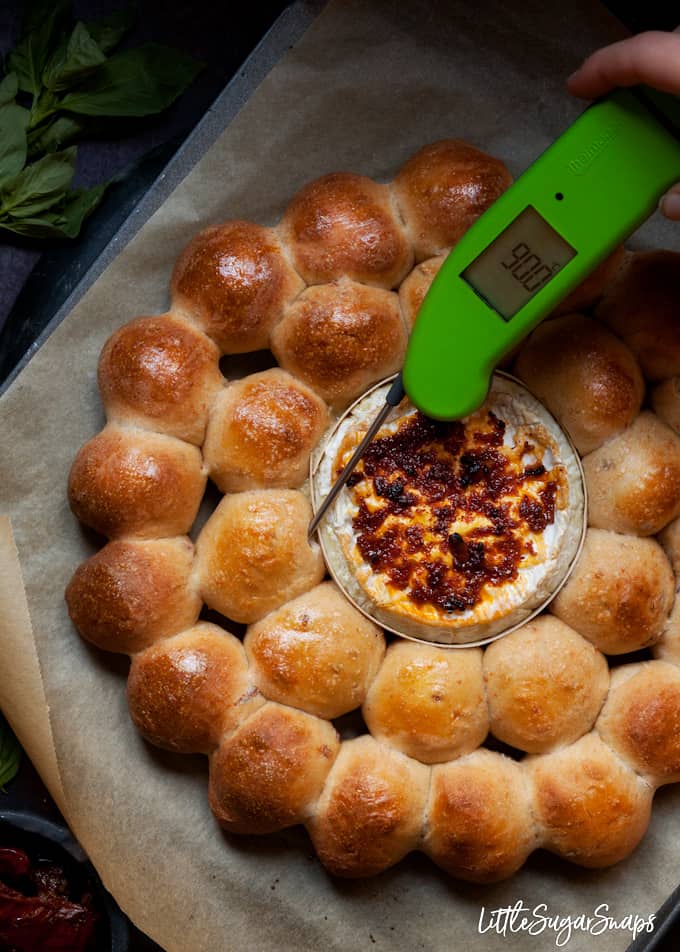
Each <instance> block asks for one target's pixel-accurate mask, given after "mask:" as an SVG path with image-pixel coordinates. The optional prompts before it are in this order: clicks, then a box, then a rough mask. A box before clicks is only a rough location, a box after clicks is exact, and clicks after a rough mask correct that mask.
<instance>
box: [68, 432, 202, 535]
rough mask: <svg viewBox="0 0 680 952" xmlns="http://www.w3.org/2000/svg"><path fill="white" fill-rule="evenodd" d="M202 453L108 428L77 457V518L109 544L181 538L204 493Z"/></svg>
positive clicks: (73, 479) (73, 494) (72, 488)
mask: <svg viewBox="0 0 680 952" xmlns="http://www.w3.org/2000/svg"><path fill="white" fill-rule="evenodd" d="M205 483H206V476H205V473H204V472H203V463H202V460H201V453H200V451H199V450H198V449H197V448H196V447H195V446H190V445H189V444H188V443H184V442H183V441H182V440H177V439H175V438H174V437H172V436H162V435H161V434H159V433H151V432H149V431H148V430H138V429H133V428H127V427H121V426H118V425H117V424H115V423H109V424H108V425H107V426H106V427H104V429H103V430H102V431H101V433H99V434H97V436H95V437H93V439H91V440H89V441H88V442H87V443H86V444H85V445H84V446H83V447H82V448H81V449H80V451H79V452H78V455H77V456H76V458H75V460H74V462H73V466H72V467H71V473H70V475H69V482H68V497H69V502H70V504H71V509H72V510H73V512H74V514H75V516H76V517H77V518H78V519H80V521H81V522H84V523H85V525H86V526H90V528H91V529H95V530H96V531H97V532H101V534H102V535H105V536H108V537H109V538H111V539H113V538H117V537H121V536H139V537H142V538H154V537H163V536H177V535H185V534H186V533H187V532H188V531H189V529H190V528H191V525H192V523H193V521H194V519H195V518H196V513H197V512H198V507H199V505H200V502H201V498H202V496H203V492H204V490H205Z"/></svg>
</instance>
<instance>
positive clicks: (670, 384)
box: [652, 377, 680, 433]
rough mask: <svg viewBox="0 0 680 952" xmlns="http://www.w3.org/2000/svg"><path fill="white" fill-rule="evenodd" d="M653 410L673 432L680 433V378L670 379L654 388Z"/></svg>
mask: <svg viewBox="0 0 680 952" xmlns="http://www.w3.org/2000/svg"><path fill="white" fill-rule="evenodd" d="M652 408H653V410H654V412H655V413H656V415H657V416H659V417H661V419H662V420H663V421H664V423H667V424H668V426H669V427H670V428H671V430H673V431H674V432H675V433H680V377H669V378H668V380H662V381H661V383H659V384H657V385H656V387H654V389H653V390H652Z"/></svg>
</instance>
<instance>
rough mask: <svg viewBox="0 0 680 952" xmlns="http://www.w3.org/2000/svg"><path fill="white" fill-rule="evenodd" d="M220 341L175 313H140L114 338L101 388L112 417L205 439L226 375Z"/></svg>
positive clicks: (103, 361)
mask: <svg viewBox="0 0 680 952" xmlns="http://www.w3.org/2000/svg"><path fill="white" fill-rule="evenodd" d="M218 360H219V352H218V350H217V347H216V346H215V344H214V343H213V342H212V341H211V340H210V339H209V338H207V337H206V336H205V334H203V333H201V331H199V330H196V328H195V327H193V326H192V325H191V324H189V323H188V322H187V321H185V320H182V319H181V318H180V317H177V316H175V315H173V314H161V315H159V316H157V317H138V318H136V319H135V320H134V321H130V322H129V323H128V324H124V325H123V327H121V328H120V329H119V330H117V331H116V332H115V333H114V334H112V335H111V337H109V339H108V341H107V342H106V344H105V345H104V349H103V350H102V353H101V356H100V358H99V373H98V379H99V392H100V394H101V398H102V403H103V404H104V409H105V411H106V416H107V418H108V419H109V420H114V421H115V422H117V423H132V424H137V425H139V426H146V427H148V428H149V429H151V430H155V431H156V432H158V433H167V434H169V435H170V436H176V437H178V438H179V439H180V440H186V441H187V442H188V443H197V444H199V445H200V444H201V443H202V442H203V437H204V435H205V425H206V422H207V419H208V410H209V408H210V405H211V403H212V401H213V399H214V398H215V396H216V394H217V393H218V391H219V390H220V389H221V388H222V385H223V383H224V378H223V377H222V374H221V373H220V370H219V366H218Z"/></svg>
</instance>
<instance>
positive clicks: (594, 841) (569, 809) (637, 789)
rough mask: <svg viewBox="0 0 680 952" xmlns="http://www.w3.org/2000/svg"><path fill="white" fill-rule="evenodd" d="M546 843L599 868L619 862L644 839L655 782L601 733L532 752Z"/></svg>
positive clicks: (531, 772) (529, 766)
mask: <svg viewBox="0 0 680 952" xmlns="http://www.w3.org/2000/svg"><path fill="white" fill-rule="evenodd" d="M523 766H524V767H525V769H526V771H527V775H528V777H529V779H530V780H531V782H532V783H533V786H534V791H535V793H534V803H535V811H536V813H535V815H536V818H537V820H538V821H539V823H540V825H541V827H542V831H543V845H544V846H545V847H546V849H549V850H551V852H554V853H557V854H558V856H562V857H563V858H564V859H568V860H571V862H572V863H578V864H579V865H580V866H587V867H589V868H591V869H599V868H601V867H603V866H611V865H612V864H613V863H618V862H619V860H622V859H623V858H624V856H628V854H629V853H631V852H632V851H633V850H634V849H635V847H636V846H637V844H638V843H639V842H640V840H641V839H642V837H643V835H644V833H645V830H646V829H647V825H648V823H649V817H650V813H651V808H652V788H651V787H650V786H649V784H647V783H645V781H644V780H642V779H641V778H640V777H638V776H637V775H636V774H635V773H634V772H633V771H632V770H631V769H630V768H629V767H626V766H625V765H624V764H623V763H622V762H621V761H620V760H619V758H618V757H617V756H616V754H614V753H613V752H612V751H611V750H610V748H609V747H607V745H606V744H605V743H604V742H603V741H602V740H601V739H600V738H599V737H598V736H597V734H593V733H591V734H586V736H585V737H582V738H581V739H580V740H577V741H576V743H574V744H572V745H571V746H570V747H563V748H562V749H561V750H557V751H554V752H553V753H551V754H543V755H537V756H531V757H528V758H527V759H526V760H525V761H524V764H523Z"/></svg>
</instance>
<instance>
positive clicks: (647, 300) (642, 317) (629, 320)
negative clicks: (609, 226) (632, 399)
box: [597, 251, 680, 380]
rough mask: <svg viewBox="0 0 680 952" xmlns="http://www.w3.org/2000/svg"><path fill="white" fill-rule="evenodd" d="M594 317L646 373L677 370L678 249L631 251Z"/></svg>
mask: <svg viewBox="0 0 680 952" xmlns="http://www.w3.org/2000/svg"><path fill="white" fill-rule="evenodd" d="M597 316H598V317H599V318H601V319H602V320H603V321H605V323H607V324H608V325H609V326H610V327H611V329H612V330H613V331H615V332H616V333H617V334H618V335H619V336H620V337H622V338H623V339H624V341H625V342H626V343H627V344H628V346H629V347H630V349H631V350H632V351H633V353H634V354H635V356H636V357H637V359H638V361H639V362H640V366H641V367H642V371H643V373H644V375H645V377H647V378H649V379H650V380H663V379H664V378H665V377H673V376H676V375H678V374H680V253H678V252H675V251H644V252H636V253H633V254H631V255H630V256H629V257H628V260H627V264H626V266H625V267H624V268H622V269H621V272H620V274H619V278H618V280H617V281H615V282H614V283H613V284H612V285H611V286H610V287H609V288H608V290H607V291H606V293H605V295H604V297H603V298H602V301H601V302H600V305H599V307H598V309H597Z"/></svg>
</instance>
